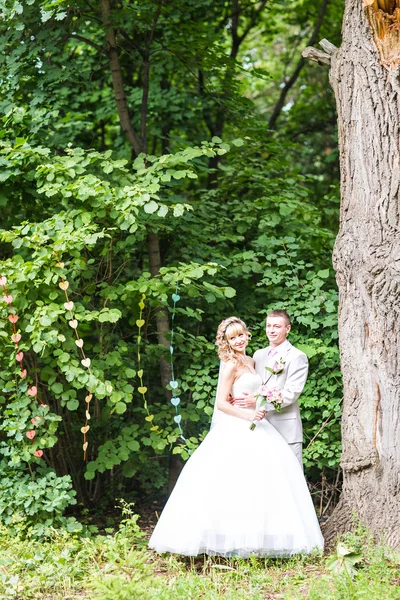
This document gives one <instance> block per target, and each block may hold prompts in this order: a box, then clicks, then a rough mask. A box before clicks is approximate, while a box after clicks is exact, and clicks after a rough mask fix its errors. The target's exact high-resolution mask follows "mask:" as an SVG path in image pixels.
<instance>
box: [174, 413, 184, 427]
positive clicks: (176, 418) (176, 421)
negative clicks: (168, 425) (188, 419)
mask: <svg viewBox="0 0 400 600" xmlns="http://www.w3.org/2000/svg"><path fill="white" fill-rule="evenodd" d="M181 420H182V415H175V417H174V421H175V423H177V424H178V425H179V423H180V422H181Z"/></svg>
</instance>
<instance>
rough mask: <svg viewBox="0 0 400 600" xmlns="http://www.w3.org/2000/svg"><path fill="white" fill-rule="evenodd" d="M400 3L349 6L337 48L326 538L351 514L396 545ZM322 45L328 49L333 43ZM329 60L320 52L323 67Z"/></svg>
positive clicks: (399, 501)
mask: <svg viewBox="0 0 400 600" xmlns="http://www.w3.org/2000/svg"><path fill="white" fill-rule="evenodd" d="M399 22H400V2H399V1H398V0H392V1H390V2H387V1H385V0H364V2H362V0H358V1H357V2H354V1H353V0H348V1H347V2H346V10H345V15H344V21H343V43H342V45H341V47H340V49H339V50H333V52H332V63H331V84H332V87H333V89H334V91H335V95H336V102H337V111H338V125H339V149H340V166H341V214H340V231H339V234H338V236H337V240H336V245H335V250H334V265H335V269H336V273H337V281H338V285H339V294H340V304H339V307H340V308H339V338H340V350H341V365H342V373H343V379H344V406H343V422H342V434H343V453H342V459H341V466H342V469H343V491H342V495H341V498H340V502H339V504H338V506H337V507H336V509H335V511H334V514H333V516H332V517H331V519H330V523H329V526H328V535H333V534H334V533H340V532H342V531H345V530H346V529H348V528H349V527H350V526H351V524H352V522H353V520H354V514H356V515H357V516H358V518H359V519H361V521H362V522H363V523H365V524H367V525H368V527H369V528H370V530H371V531H372V532H373V533H375V534H381V533H382V532H383V531H384V532H385V534H386V539H387V541H388V542H389V543H391V544H393V545H397V546H398V545H400V523H399V520H398V514H399V510H400V442H399V439H400V420H399V399H400V398H399V390H400V369H399V366H400V364H399V361H400V337H399V332H398V323H399V317H400V302H399V291H400V268H399V266H400V262H399V260H400V229H399V228H400V202H399V189H400V169H399V163H400V137H399V133H400V97H399V94H400V86H399V79H398V77H399V63H400V59H399V56H400V34H399ZM325 48H326V49H328V53H329V51H332V48H330V47H329V45H326V44H325ZM325 59H327V56H324V55H320V60H322V61H323V60H325Z"/></svg>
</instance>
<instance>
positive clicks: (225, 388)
mask: <svg viewBox="0 0 400 600" xmlns="http://www.w3.org/2000/svg"><path fill="white" fill-rule="evenodd" d="M235 375H236V365H234V364H233V363H232V362H227V363H226V364H225V366H224V369H223V371H222V373H221V375H220V382H219V387H218V396H217V398H216V403H217V408H218V409H219V410H222V412H224V413H226V414H227V415H231V416H233V417H239V418H240V419H245V420H246V421H259V420H260V419H262V418H263V417H264V415H265V411H263V409H260V410H255V411H251V412H250V411H243V410H241V409H240V408H237V407H236V406H232V404H231V403H230V402H229V401H228V397H229V394H230V393H231V390H232V385H233V382H234V381H235Z"/></svg>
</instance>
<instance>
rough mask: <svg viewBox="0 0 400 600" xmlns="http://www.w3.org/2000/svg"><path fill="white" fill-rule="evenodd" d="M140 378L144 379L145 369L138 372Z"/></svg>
mask: <svg viewBox="0 0 400 600" xmlns="http://www.w3.org/2000/svg"><path fill="white" fill-rule="evenodd" d="M137 374H138V377H143V369H140V371H138V372H137Z"/></svg>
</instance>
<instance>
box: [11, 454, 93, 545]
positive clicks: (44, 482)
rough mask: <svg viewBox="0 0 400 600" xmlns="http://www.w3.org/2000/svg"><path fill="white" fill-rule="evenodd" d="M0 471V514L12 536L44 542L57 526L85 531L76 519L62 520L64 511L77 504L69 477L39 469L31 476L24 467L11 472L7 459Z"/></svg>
mask: <svg viewBox="0 0 400 600" xmlns="http://www.w3.org/2000/svg"><path fill="white" fill-rule="evenodd" d="M0 468H1V471H2V478H1V482H0V515H1V521H2V522H3V523H4V524H5V525H6V526H7V531H8V532H9V533H11V534H12V535H16V534H17V535H28V536H29V537H34V538H41V539H43V538H46V537H49V535H50V534H51V533H52V532H53V531H54V528H55V527H61V528H63V529H64V530H65V531H66V532H75V531H80V530H81V529H82V525H81V524H80V523H78V522H77V521H76V519H75V518H73V517H63V512H64V510H65V509H66V508H67V507H68V506H70V505H71V504H76V500H75V496H76V492H75V491H73V490H72V489H71V483H72V482H71V478H70V477H69V475H65V476H64V477H57V476H56V474H55V472H54V471H53V470H51V469H49V468H47V467H43V466H39V467H37V468H36V471H35V474H34V475H32V476H30V475H29V474H27V473H26V472H25V471H24V470H23V469H22V468H21V467H20V468H16V467H15V466H13V468H12V469H10V467H9V466H8V464H7V462H6V461H5V460H2V461H1V462H0Z"/></svg>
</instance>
